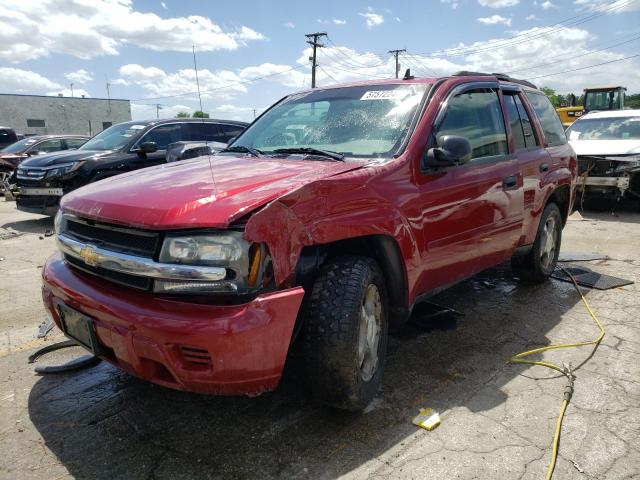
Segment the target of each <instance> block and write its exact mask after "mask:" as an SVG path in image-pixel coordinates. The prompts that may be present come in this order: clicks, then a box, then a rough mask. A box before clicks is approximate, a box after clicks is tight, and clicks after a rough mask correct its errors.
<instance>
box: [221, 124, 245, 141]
mask: <svg viewBox="0 0 640 480" xmlns="http://www.w3.org/2000/svg"><path fill="white" fill-rule="evenodd" d="M220 129H221V130H222V133H223V135H224V142H225V143H226V142H228V141H229V140H231V139H232V138H234V137H237V136H238V135H240V134H241V133H242V132H243V131H244V128H243V127H241V126H239V125H220Z"/></svg>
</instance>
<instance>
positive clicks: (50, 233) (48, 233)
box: [44, 229, 55, 237]
mask: <svg viewBox="0 0 640 480" xmlns="http://www.w3.org/2000/svg"><path fill="white" fill-rule="evenodd" d="M54 233H55V232H54V231H53V230H50V229H47V230H45V231H44V236H45V237H52V236H53V234H54Z"/></svg>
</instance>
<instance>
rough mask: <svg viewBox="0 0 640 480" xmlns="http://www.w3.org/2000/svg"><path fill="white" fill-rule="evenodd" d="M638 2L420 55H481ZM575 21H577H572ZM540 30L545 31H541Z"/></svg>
mask: <svg viewBox="0 0 640 480" xmlns="http://www.w3.org/2000/svg"><path fill="white" fill-rule="evenodd" d="M636 1H638V0H626V1H624V2H622V3H620V2H619V0H617V1H614V2H612V3H610V4H608V5H603V6H602V8H600V9H599V10H598V11H596V12H594V13H591V14H587V16H586V17H584V15H585V14H580V15H576V16H574V17H570V18H568V19H565V20H562V21H560V22H558V23H555V24H552V25H549V26H547V27H541V28H540V29H538V31H537V32H529V33H522V34H518V35H514V36H513V37H511V38H510V39H509V40H495V41H492V42H487V43H485V44H484V45H481V46H478V47H472V46H469V47H459V48H452V49H445V50H439V51H435V52H430V53H420V54H419V55H422V56H426V57H456V56H463V55H471V54H474V53H480V52H485V51H489V50H495V49H497V48H504V47H508V46H511V45H518V44H521V43H524V42H528V41H531V40H535V39H537V38H542V37H545V36H549V35H553V34H555V33H557V32H559V31H561V30H566V29H568V28H570V27H575V26H577V25H581V24H583V23H586V22H589V21H591V20H595V19H596V18H599V17H601V16H603V15H606V14H607V13H611V12H612V11H614V10H618V9H620V8H623V7H626V6H628V5H629V4H631V3H634V2H636ZM580 17H584V18H580ZM574 19H576V20H575V21H571V20H574ZM540 30H543V31H540Z"/></svg>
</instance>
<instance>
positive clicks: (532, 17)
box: [524, 13, 538, 20]
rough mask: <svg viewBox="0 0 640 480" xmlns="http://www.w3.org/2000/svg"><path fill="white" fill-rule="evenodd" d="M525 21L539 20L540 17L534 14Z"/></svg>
mask: <svg viewBox="0 0 640 480" xmlns="http://www.w3.org/2000/svg"><path fill="white" fill-rule="evenodd" d="M524 19H525V20H538V17H537V16H536V15H534V14H533V13H531V14H529V15H527V16H526V17H525V18H524Z"/></svg>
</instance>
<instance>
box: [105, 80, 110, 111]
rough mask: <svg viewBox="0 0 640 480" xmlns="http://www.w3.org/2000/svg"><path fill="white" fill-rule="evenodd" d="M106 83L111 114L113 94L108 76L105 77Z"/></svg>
mask: <svg viewBox="0 0 640 480" xmlns="http://www.w3.org/2000/svg"><path fill="white" fill-rule="evenodd" d="M104 81H105V83H106V84H107V104H108V105H109V113H111V92H110V91H109V89H110V88H111V84H110V83H109V79H108V78H107V76H106V75H105V76H104Z"/></svg>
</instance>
